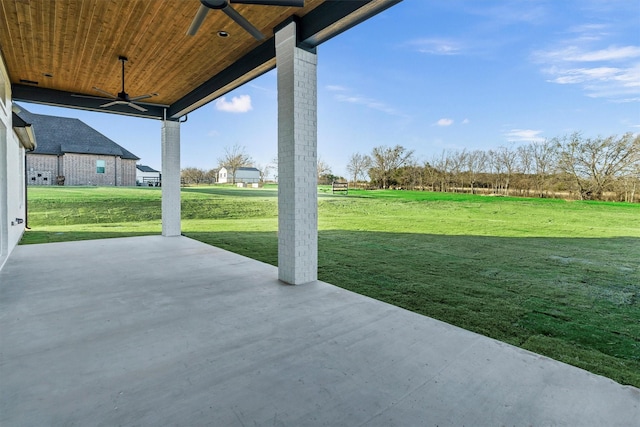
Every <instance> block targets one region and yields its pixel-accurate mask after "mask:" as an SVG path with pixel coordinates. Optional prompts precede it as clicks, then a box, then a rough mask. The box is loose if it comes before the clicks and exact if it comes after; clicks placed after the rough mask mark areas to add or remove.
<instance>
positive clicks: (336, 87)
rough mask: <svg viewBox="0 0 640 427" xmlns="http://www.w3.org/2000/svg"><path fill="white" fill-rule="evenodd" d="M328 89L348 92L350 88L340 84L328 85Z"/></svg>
mask: <svg viewBox="0 0 640 427" xmlns="http://www.w3.org/2000/svg"><path fill="white" fill-rule="evenodd" d="M326 87H327V90H329V91H331V92H346V91H347V90H348V89H347V88H346V87H344V86H340V85H327V86H326Z"/></svg>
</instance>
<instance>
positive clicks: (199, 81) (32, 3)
mask: <svg viewBox="0 0 640 427" xmlns="http://www.w3.org/2000/svg"><path fill="white" fill-rule="evenodd" d="M400 1H401V0H350V1H337V0H306V1H305V5H304V7H301V8H298V7H283V6H265V5H248V4H235V5H233V7H234V9H236V10H237V11H238V12H240V13H241V14H242V15H243V16H244V17H245V18H246V19H247V20H248V21H249V22H251V23H252V24H253V25H254V26H255V27H256V28H258V29H259V30H260V31H261V32H262V33H263V34H264V35H265V39H264V40H263V41H259V40H257V39H256V38H254V37H253V36H251V35H250V34H249V33H247V32H246V31H245V30H243V29H242V28H241V27H240V26H238V25H237V24H236V23H235V22H234V21H232V20H231V19H230V18H228V17H227V15H225V14H224V13H222V12H221V11H219V10H210V11H209V13H208V14H207V16H206V18H205V20H204V22H203V24H202V26H201V27H200V29H199V31H198V33H197V34H195V35H194V36H190V35H187V34H186V32H187V29H188V28H189V25H190V23H191V21H192V19H193V17H194V16H195V13H196V11H197V10H198V8H199V6H200V3H199V2H198V1H197V0H182V1H171V0H129V1H126V2H125V1H120V0H84V1H83V0H64V1H62V0H61V1H50V0H9V1H2V3H0V22H2V24H3V25H0V53H1V54H2V56H3V57H4V60H5V62H6V64H7V68H8V73H9V77H10V81H11V90H12V97H13V99H14V100H18V101H25V102H34V103H41V104H47V105H54V106H62V107H70V108H78V109H84V110H92V111H100V112H108V113H116V114H125V115H131V116H138V117H147V118H155V119H165V118H166V119H169V120H176V119H178V118H180V117H181V116H184V115H185V114H188V113H190V112H191V111H193V110H195V109H197V108H198V107H200V106H202V105H204V104H206V103H208V102H211V101H212V100H214V99H216V98H218V97H220V96H223V95H224V94H226V93H228V92H229V91H231V90H233V89H235V88H237V87H238V86H240V85H242V84H244V83H246V82H248V81H250V80H252V79H254V78H256V77H258V76H260V75H261V74H263V73H265V72H267V71H269V70H271V69H273V68H274V67H275V65H276V64H275V62H276V60H275V38H274V31H275V30H276V29H277V28H279V27H280V26H281V25H283V24H284V23H286V22H289V21H290V20H296V21H297V27H298V30H299V31H298V41H299V45H300V47H304V48H305V49H309V50H313V49H315V48H316V47H317V46H318V45H320V44H321V43H322V42H324V41H326V40H328V39H330V38H332V37H334V36H335V35H337V34H339V33H341V32H343V31H345V30H347V29H349V28H351V27H353V26H354V25H357V24H358V23H360V22H362V21H364V20H366V19H368V18H370V17H372V16H373V15H375V14H377V13H379V12H381V11H383V10H385V9H386V8H388V7H390V6H392V5H394V4H396V3H399V2H400ZM221 31H224V32H226V33H227V34H228V37H220V36H219V35H218V34H219V32H221ZM119 56H125V57H127V58H128V62H127V63H126V91H127V93H129V94H131V97H135V96H139V95H142V94H148V93H158V95H157V96H154V97H153V98H149V102H146V101H147V100H145V101H144V102H145V103H144V104H143V106H144V108H146V109H147V111H145V112H142V111H138V110H135V109H133V108H130V107H129V106H127V105H114V106H111V107H109V108H102V107H100V105H103V104H104V103H105V102H106V101H105V99H104V98H102V99H100V98H96V97H100V96H101V94H100V93H99V92H98V91H96V90H95V89H94V88H95V87H98V88H100V89H102V90H104V91H107V92H109V93H113V94H117V93H118V92H120V91H121V89H122V76H121V69H120V66H121V63H120V62H119V60H118V57H119Z"/></svg>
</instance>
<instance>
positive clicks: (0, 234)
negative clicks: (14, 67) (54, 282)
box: [0, 55, 26, 268]
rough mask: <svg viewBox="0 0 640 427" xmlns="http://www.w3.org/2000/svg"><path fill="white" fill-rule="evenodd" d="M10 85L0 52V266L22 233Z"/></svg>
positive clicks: (20, 161)
mask: <svg viewBox="0 0 640 427" xmlns="http://www.w3.org/2000/svg"><path fill="white" fill-rule="evenodd" d="M11 106H12V102H11V85H10V83H9V77H8V74H7V71H6V67H5V64H4V62H3V60H2V56H1V55H0V268H2V266H3V265H4V263H5V261H6V260H7V258H8V257H9V254H10V253H11V251H13V248H14V247H15V246H16V245H17V244H18V242H19V241H20V238H21V237H22V234H23V233H24V227H25V225H26V222H25V213H26V212H25V209H26V207H25V206H26V204H25V191H24V156H25V150H24V148H22V146H21V144H20V141H19V140H18V138H17V136H16V135H15V133H14V132H13V123H12V112H11Z"/></svg>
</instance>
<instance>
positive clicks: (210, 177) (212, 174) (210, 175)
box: [204, 169, 218, 184]
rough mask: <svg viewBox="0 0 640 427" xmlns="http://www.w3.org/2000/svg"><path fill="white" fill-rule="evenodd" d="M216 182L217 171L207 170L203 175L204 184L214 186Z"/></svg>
mask: <svg viewBox="0 0 640 427" xmlns="http://www.w3.org/2000/svg"><path fill="white" fill-rule="evenodd" d="M217 181H218V171H217V170H216V169H209V170H208V171H207V172H205V174H204V182H206V183H207V184H215V183H216V182H217Z"/></svg>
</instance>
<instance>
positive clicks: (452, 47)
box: [407, 38, 463, 55]
mask: <svg viewBox="0 0 640 427" xmlns="http://www.w3.org/2000/svg"><path fill="white" fill-rule="evenodd" d="M407 44H408V45H409V46H412V47H413V48H415V49H416V50H417V51H418V52H420V53H427V54H431V55H459V54H460V53H462V50H463V46H462V44H461V43H460V42H457V41H455V40H449V39H439V38H435V39H418V40H412V41H410V42H408V43H407Z"/></svg>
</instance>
